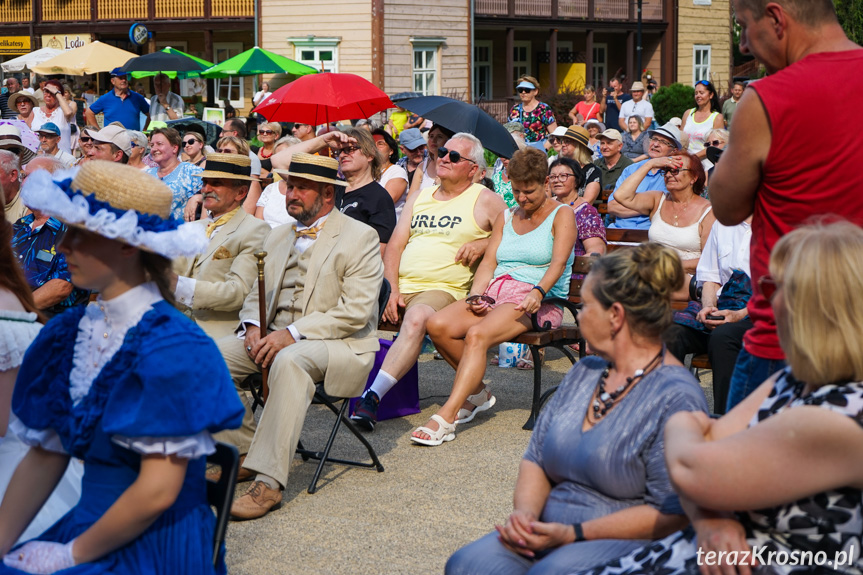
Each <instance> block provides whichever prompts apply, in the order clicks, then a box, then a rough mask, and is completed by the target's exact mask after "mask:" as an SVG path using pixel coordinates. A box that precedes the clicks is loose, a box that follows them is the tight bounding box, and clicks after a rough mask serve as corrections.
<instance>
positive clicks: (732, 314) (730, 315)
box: [695, 306, 748, 329]
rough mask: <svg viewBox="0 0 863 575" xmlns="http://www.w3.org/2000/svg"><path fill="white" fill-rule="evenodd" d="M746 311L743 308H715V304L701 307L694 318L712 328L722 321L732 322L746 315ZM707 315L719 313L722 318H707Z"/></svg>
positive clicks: (722, 322)
mask: <svg viewBox="0 0 863 575" xmlns="http://www.w3.org/2000/svg"><path fill="white" fill-rule="evenodd" d="M747 314H748V312H747V311H746V308H743V309H717V308H716V306H707V307H703V308H701V311H699V312H698V315H697V316H695V319H697V320H698V321H700V322H701V323H703V324H704V326H705V327H706V328H707V329H714V328H717V327H719V326H720V325H722V324H724V323H734V322H738V321H740V320H742V319H743V318H745V317H746V315H747ZM708 315H721V316H722V317H723V318H724V319H721V320H720V319H707V316H708Z"/></svg>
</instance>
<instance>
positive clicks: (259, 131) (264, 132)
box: [258, 130, 275, 136]
mask: <svg viewBox="0 0 863 575" xmlns="http://www.w3.org/2000/svg"><path fill="white" fill-rule="evenodd" d="M258 133H259V134H261V135H262V136H271V135H273V134H275V132H274V131H272V130H258Z"/></svg>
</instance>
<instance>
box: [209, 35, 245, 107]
mask: <svg viewBox="0 0 863 575" xmlns="http://www.w3.org/2000/svg"><path fill="white" fill-rule="evenodd" d="M219 50H228V58H233V57H234V56H236V55H237V54H239V53H241V52H242V51H243V43H242V42H213V57H214V58H215V59H216V62H224V61H225V60H227V59H228V58H223V57H221V56H219ZM245 80H246V79H245V78H244V77H243V76H230V77H228V78H216V98H215V99H216V102H218V103H219V105H221V104H222V102H224V100H225V98H222V87H223V85H224V84H223V82H226V83H227V88H228V94H229V95H230V93H231V92H232V91H233V88H234V86H238V87H239V88H240V91H239V98H238V99H236V100H231V106H233V107H234V108H237V109H242V108H243V107H245V105H246V101H245V88H246V82H245Z"/></svg>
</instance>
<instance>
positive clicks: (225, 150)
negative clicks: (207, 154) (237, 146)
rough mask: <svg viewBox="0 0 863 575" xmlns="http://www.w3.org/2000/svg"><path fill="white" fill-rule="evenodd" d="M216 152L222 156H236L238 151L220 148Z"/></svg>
mask: <svg viewBox="0 0 863 575" xmlns="http://www.w3.org/2000/svg"><path fill="white" fill-rule="evenodd" d="M216 151H217V152H219V153H220V154H236V153H237V151H236V150H232V149H231V148H219V149H218V150H216Z"/></svg>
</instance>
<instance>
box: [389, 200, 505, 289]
mask: <svg viewBox="0 0 863 575" xmlns="http://www.w3.org/2000/svg"><path fill="white" fill-rule="evenodd" d="M437 189H438V186H431V187H428V188H425V189H424V190H422V191H420V195H419V196H418V197H417V200H416V202H415V203H414V207H413V212H412V214H411V235H410V239H409V240H408V244H407V246H405V250H404V252H402V259H401V265H400V266H399V291H400V292H401V293H417V292H423V291H429V290H441V291H445V292H447V293H449V294H450V295H452V296H453V297H454V298H456V299H461V298H463V297H464V296H466V295H467V291H468V290H469V289H470V284H471V282H472V281H473V274H474V271H475V270H473V269H471V268H468V267H465V266H463V265H462V264H460V263H456V261H455V255H456V253H458V250H459V249H460V248H461V247H462V246H463V245H464V244H466V243H468V242H472V241H474V240H478V239H482V238H487V237H488V236H490V235H491V232H490V231H488V232H487V231H485V230H483V229H482V228H480V227H479V226H478V225H477V223H476V220H474V217H473V208H474V205H475V204H476V200H477V198H479V194H480V192H481V191H482V190H483V189H484V188H483V187H482V186H480V185H479V184H473V185H471V186H470V187H469V188H468V189H466V190H465V191H464V192H462V193H461V194H459V195H458V196H457V197H455V198H453V199H451V200H448V201H440V200H436V199H434V197H433V194H434V192H435V191H436V190H437Z"/></svg>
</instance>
